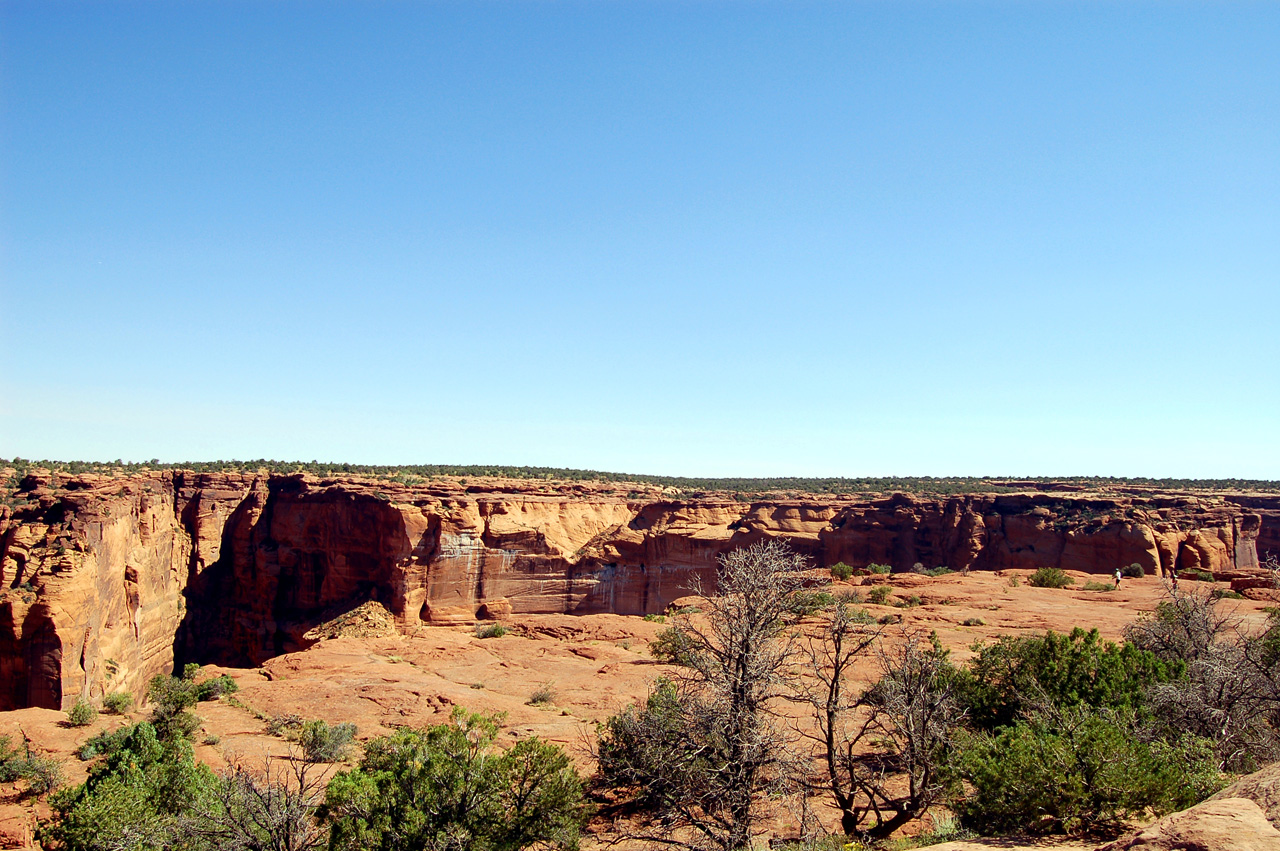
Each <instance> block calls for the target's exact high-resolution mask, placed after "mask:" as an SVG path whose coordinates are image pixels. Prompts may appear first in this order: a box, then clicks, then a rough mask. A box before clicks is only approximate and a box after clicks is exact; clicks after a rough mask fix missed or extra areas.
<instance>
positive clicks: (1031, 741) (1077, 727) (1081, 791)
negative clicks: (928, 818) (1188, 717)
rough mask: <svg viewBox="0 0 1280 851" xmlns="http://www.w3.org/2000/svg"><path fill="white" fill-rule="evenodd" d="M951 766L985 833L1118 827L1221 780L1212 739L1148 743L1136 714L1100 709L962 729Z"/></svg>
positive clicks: (1181, 803)
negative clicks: (1136, 726) (990, 728)
mask: <svg viewBox="0 0 1280 851" xmlns="http://www.w3.org/2000/svg"><path fill="white" fill-rule="evenodd" d="M949 772H950V779H951V789H952V808H953V809H954V811H955V812H956V814H957V816H958V817H959V819H960V821H961V823H962V824H964V825H966V826H969V827H973V828H975V829H978V830H981V831H982V832H983V833H1014V832H1031V833H1043V832H1078V831H1088V830H1099V829H1104V830H1105V829H1115V828H1117V827H1119V826H1121V825H1122V823H1123V822H1125V821H1127V820H1131V819H1135V818H1142V817H1145V816H1146V815H1147V813H1148V811H1150V812H1153V813H1155V814H1156V815H1160V814H1163V813H1166V812H1171V811H1173V810H1178V809H1182V808H1185V807H1188V806H1191V805H1193V804H1195V803H1197V802H1198V801H1200V800H1202V799H1203V798H1205V797H1207V796H1208V795H1209V794H1212V793H1213V792H1214V791H1215V790H1216V789H1217V788H1219V787H1220V786H1221V785H1222V781H1221V779H1220V778H1219V775H1218V772H1217V769H1216V767H1215V763H1214V760H1213V749H1212V747H1210V746H1209V745H1208V744H1207V743H1206V742H1203V741H1200V740H1192V739H1187V740H1184V741H1182V742H1179V743H1177V744H1176V745H1166V744H1164V743H1161V742H1158V741H1157V742H1147V741H1144V740H1142V738H1140V737H1139V736H1138V735H1136V733H1135V731H1134V727H1133V723H1132V718H1131V717H1129V716H1125V715H1122V714H1121V715H1117V714H1115V713H1111V712H1106V711H1097V710H1092V709H1087V710H1077V711H1071V712H1067V713H1062V714H1058V715H1055V717H1053V718H1052V719H1051V718H1050V716H1048V715H1037V716H1033V717H1032V718H1031V719H1029V720H1026V721H1018V722H1017V723H1016V724H1014V725H1012V726H1008V727H1003V728H1001V729H1000V730H998V731H997V732H995V733H994V734H992V733H982V732H978V733H969V732H961V733H960V734H959V735H958V736H957V737H956V741H955V749H954V751H953V752H952V754H951V756H950V760H949ZM964 784H967V786H968V789H967V790H966V789H965V788H964Z"/></svg>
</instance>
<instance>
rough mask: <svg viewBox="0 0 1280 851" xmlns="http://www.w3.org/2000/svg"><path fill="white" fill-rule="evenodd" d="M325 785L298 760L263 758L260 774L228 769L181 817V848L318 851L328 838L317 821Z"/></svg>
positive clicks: (313, 768)
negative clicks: (207, 792) (316, 850)
mask: <svg viewBox="0 0 1280 851" xmlns="http://www.w3.org/2000/svg"><path fill="white" fill-rule="evenodd" d="M325 779H326V778H325V774H324V772H323V771H321V770H318V767H317V766H316V765H314V764H312V763H309V762H306V761H304V760H301V759H294V758H288V759H281V758H272V757H265V758H264V764H263V767H262V769H261V770H251V769H249V768H248V767H247V766H245V765H244V764H243V763H237V764H233V765H232V766H231V768H230V769H228V770H227V771H226V772H223V773H222V774H221V776H219V778H218V782H217V783H216V784H215V785H214V787H213V789H212V790H211V791H210V793H209V794H208V795H207V796H201V797H200V798H199V799H197V800H195V801H193V802H192V806H191V809H190V811H189V812H188V813H186V814H184V815H183V816H182V818H181V820H180V822H179V825H178V834H179V836H180V837H181V838H182V844H183V845H184V846H185V847H190V848H207V849H217V850H218V851H312V850H313V849H318V848H320V847H321V846H322V845H324V842H325V839H326V833H327V831H326V830H325V828H324V826H323V825H322V824H321V823H320V822H319V821H318V819H317V817H316V814H317V808H318V807H319V805H320V803H321V801H322V799H323V797H324V789H325Z"/></svg>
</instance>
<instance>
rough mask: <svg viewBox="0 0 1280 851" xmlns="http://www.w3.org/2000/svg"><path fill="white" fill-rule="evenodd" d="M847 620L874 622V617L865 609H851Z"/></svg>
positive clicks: (864, 622)
mask: <svg viewBox="0 0 1280 851" xmlns="http://www.w3.org/2000/svg"><path fill="white" fill-rule="evenodd" d="M849 620H850V621H851V622H852V623H860V624H868V623H875V622H876V619H875V617H874V616H873V615H872V614H871V613H870V612H868V611H867V610H866V609H853V610H851V611H850V612H849Z"/></svg>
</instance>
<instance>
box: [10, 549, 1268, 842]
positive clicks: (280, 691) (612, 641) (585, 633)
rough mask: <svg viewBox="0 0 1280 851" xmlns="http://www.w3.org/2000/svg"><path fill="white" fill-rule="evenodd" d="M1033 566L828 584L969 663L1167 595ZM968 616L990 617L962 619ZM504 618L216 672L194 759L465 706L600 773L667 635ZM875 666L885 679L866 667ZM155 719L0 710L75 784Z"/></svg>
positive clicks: (245, 753) (21, 832)
mask: <svg viewBox="0 0 1280 851" xmlns="http://www.w3.org/2000/svg"><path fill="white" fill-rule="evenodd" d="M1027 575H1028V572H1027V571H1012V570H1011V571H999V572H994V573H979V572H973V573H969V574H967V575H962V574H952V575H946V576H941V577H936V578H930V577H926V576H919V575H914V574H895V575H893V576H886V577H879V576H875V577H866V578H865V580H859V579H855V580H853V581H852V582H851V583H841V582H836V583H833V585H832V588H831V589H830V590H833V591H836V592H838V591H840V590H842V589H846V590H849V591H852V590H855V589H854V588H852V587H850V586H851V585H853V584H856V583H858V582H860V581H865V584H866V585H878V584H884V585H890V586H892V587H893V589H894V594H893V597H891V602H892V600H894V599H899V600H901V599H906V598H909V597H910V596H913V595H914V596H918V597H919V598H920V601H921V604H920V605H917V606H912V607H909V608H900V607H894V606H892V605H886V606H875V605H871V604H867V603H865V602H864V603H862V604H861V605H864V606H865V607H866V608H867V610H868V611H869V612H870V613H871V614H873V615H875V616H877V617H879V616H882V615H885V614H898V615H901V616H902V618H903V625H905V626H907V627H919V628H923V629H926V630H935V631H936V632H937V634H938V636H939V637H940V638H941V640H942V641H943V643H944V644H945V645H946V646H947V647H949V648H950V649H951V650H952V653H953V656H954V657H955V658H956V659H957V660H963V659H965V658H966V657H967V656H968V655H969V654H970V653H971V650H970V647H971V645H972V644H973V643H974V642H975V641H984V640H990V639H992V638H995V637H997V636H1001V635H1013V634H1019V633H1040V632H1043V631H1045V630H1049V629H1052V630H1057V631H1069V630H1071V629H1072V628H1073V627H1077V626H1079V627H1084V628H1095V627H1096V628H1097V629H1098V630H1099V631H1100V632H1101V633H1102V635H1103V636H1104V637H1106V638H1108V639H1114V640H1118V639H1120V638H1121V635H1122V632H1123V629H1124V627H1125V625H1126V624H1128V623H1130V622H1132V621H1133V620H1134V619H1135V618H1138V617H1140V616H1141V614H1142V613H1143V612H1149V611H1152V610H1153V609H1154V608H1155V607H1156V605H1157V604H1158V603H1159V601H1160V600H1161V599H1163V598H1164V597H1165V596H1166V594H1167V591H1166V587H1165V585H1164V584H1163V583H1162V581H1161V580H1159V579H1157V578H1152V577H1148V578H1143V579H1126V580H1124V582H1123V583H1122V584H1121V587H1120V588H1119V590H1116V591H1085V590H1083V586H1084V584H1085V583H1086V582H1088V581H1091V580H1095V581H1096V580H1097V577H1096V576H1088V575H1086V574H1075V575H1074V578H1075V579H1076V583H1077V584H1076V585H1075V586H1074V587H1069V588H1066V589H1049V588H1036V587H1032V586H1030V585H1028V584H1027V582H1026V577H1027ZM1185 584H1186V585H1192V584H1193V583H1190V582H1188V583H1185ZM1224 587H1225V586H1224ZM857 590H860V591H863V592H865V591H866V588H861V589H857ZM1225 602H1226V604H1227V605H1231V606H1234V607H1235V608H1236V609H1237V612H1238V614H1239V616H1240V617H1241V618H1242V619H1244V620H1246V621H1255V622H1257V623H1261V621H1262V620H1263V619H1264V618H1265V612H1264V611H1263V609H1264V607H1265V605H1266V604H1265V603H1262V602H1255V601H1252V600H1230V601H1225ZM966 621H969V622H970V623H976V622H981V625H974V626H965V625H964V623H965V622H966ZM505 627H506V629H507V630H508V631H507V633H506V634H505V635H503V636H500V637H493V638H479V637H477V635H476V633H475V631H474V629H473V628H471V627H469V626H433V627H420V628H418V629H416V630H415V631H414V632H413V633H412V634H400V633H397V632H395V631H394V628H393V627H392V626H391V625H390V623H389V621H388V622H382V621H379V620H378V619H377V618H361V617H358V616H357V617H354V618H351V619H349V621H348V622H347V623H345V624H342V625H340V626H338V627H336V628H334V629H332V630H330V633H331V634H336V635H335V637H328V638H322V639H320V640H318V641H316V643H315V644H314V645H313V646H311V647H310V648H308V649H306V650H303V651H299V652H295V653H289V654H286V655H283V656H279V657H276V658H273V659H270V660H268V661H267V662H265V663H264V664H263V665H261V666H260V667H257V668H210V669H208V670H209V671H211V672H216V673H227V674H229V675H230V676H232V677H233V678H234V679H235V680H236V682H237V683H238V685H239V686H240V690H239V693H238V694H236V695H235V698H234V700H228V699H226V698H224V699H222V700H220V701H217V702H209V703H202V704H200V705H199V706H198V707H197V712H198V714H199V715H200V717H201V718H202V720H203V728H202V730H201V731H200V732H199V733H198V734H197V748H196V751H197V755H198V758H199V759H201V760H203V761H205V762H207V763H208V764H210V765H211V766H214V767H215V768H217V767H224V766H225V765H227V763H228V761H230V760H247V761H249V762H250V763H252V762H254V761H258V760H261V759H262V758H263V756H264V755H265V754H275V755H283V754H285V753H286V752H287V751H288V749H289V743H288V742H287V741H285V740H284V739H281V738H278V737H274V736H271V735H268V733H267V725H266V722H265V719H267V718H270V717H271V716H273V715H287V714H296V715H300V716H302V717H304V718H321V719H324V720H326V721H328V722H330V723H338V722H345V721H349V722H354V723H355V724H357V725H358V727H359V738H360V739H368V738H371V737H374V736H378V735H381V734H384V733H387V732H389V731H390V730H391V729H393V728H395V727H399V726H404V725H415V726H417V725H426V724H432V723H439V722H441V721H442V720H444V719H445V718H446V717H447V716H448V714H449V713H450V712H451V711H452V710H453V708H454V707H455V706H461V707H464V708H466V709H468V710H473V711H482V712H501V713H504V714H505V725H506V726H505V729H504V732H503V735H504V736H505V737H508V738H509V739H511V740H514V739H515V738H516V737H523V736H532V735H536V736H541V737H544V738H546V739H550V740H552V741H555V742H558V743H560V744H562V745H564V746H565V747H566V748H567V749H568V751H569V752H570V753H571V754H572V756H573V758H574V759H575V761H576V762H577V763H578V764H579V766H580V768H581V769H582V770H583V771H585V772H589V771H590V770H591V767H592V765H591V763H592V758H591V747H590V746H591V742H592V741H593V739H594V735H595V725H596V724H597V723H598V722H600V721H603V720H604V719H606V718H607V717H609V716H610V715H611V714H613V713H615V712H617V711H618V710H619V709H621V708H622V707H624V706H626V705H627V704H629V703H631V702H634V701H636V700H638V699H640V698H642V697H643V696H644V695H645V694H646V690H647V689H648V687H649V686H650V684H651V683H653V681H654V680H655V679H656V678H658V677H659V676H661V675H662V674H663V673H664V672H665V671H666V670H667V668H666V666H664V665H661V664H659V663H657V662H655V660H654V659H653V658H652V657H651V655H650V653H649V650H648V644H649V642H650V641H651V640H652V639H653V638H654V637H655V636H656V635H657V634H658V633H659V632H660V631H662V630H663V629H665V628H666V625H665V624H663V623H661V622H658V621H656V620H652V619H651V620H645V619H643V618H641V617H639V616H624V615H613V614H600V615H583V616H573V615H522V616H518V617H514V618H512V619H510V620H508V621H506V622H505ZM865 674H866V676H867V677H868V678H870V677H871V676H872V675H873V674H874V671H873V670H872V669H871V665H870V662H868V667H867V670H866V672H865ZM541 687H546V688H549V689H550V690H551V691H552V692H553V693H554V698H553V699H552V700H551V701H550V702H549V703H545V704H540V705H536V706H535V705H530V703H529V700H530V697H531V695H532V694H533V692H534V691H535V690H537V689H539V688H541ZM143 717H145V713H144V712H143V711H141V710H139V711H137V712H135V713H134V714H133V715H131V716H129V717H127V718H121V717H114V716H109V715H101V716H99V719H98V721H97V722H96V723H94V724H93V725H92V726H90V727H84V728H71V727H68V726H66V725H65V718H66V716H65V714H64V713H62V712H57V711H54V710H49V709H23V710H17V711H12V712H5V713H0V735H9V736H10V737H11V738H13V739H14V741H15V742H21V741H22V739H23V737H24V736H25V737H27V738H28V739H29V740H30V741H31V743H32V747H33V749H34V750H36V751H39V752H42V753H45V754H48V755H51V756H53V757H55V758H57V759H59V760H61V761H62V763H63V766H64V770H65V771H66V774H67V777H68V782H71V783H76V782H80V781H82V780H83V779H84V777H85V769H86V764H85V763H83V762H81V761H80V760H78V759H77V758H76V756H75V753H74V752H75V750H76V748H77V747H78V746H79V745H80V744H81V743H83V742H84V741H85V740H86V739H87V738H89V737H90V736H92V735H94V734H95V733H97V732H100V731H101V730H104V729H110V728H114V727H116V726H119V725H121V724H124V723H126V722H127V721H132V720H139V719H141V718H143ZM0 795H2V797H0V847H22V843H24V842H29V841H30V836H31V832H30V828H31V825H32V824H33V820H34V818H35V817H36V815H37V812H36V810H37V809H39V807H38V806H37V807H36V808H34V809H33V807H32V805H31V802H30V799H27V800H25V801H20V800H18V799H17V790H16V789H14V788H10V787H5V788H2V789H0ZM819 803H820V802H819ZM776 827H777V831H778V834H779V835H786V833H787V825H785V824H781V823H780V824H778V825H777V826H776ZM591 829H592V831H593V835H592V836H590V837H588V839H587V841H586V842H585V843H584V845H585V847H587V848H593V847H601V846H602V845H603V843H604V842H606V841H607V840H609V839H611V838H613V837H612V836H611V835H610V826H609V825H608V824H606V823H604V822H597V823H595V824H593V825H592V828H591ZM5 843H7V844H5ZM943 847H945V848H946V849H955V851H960V849H968V848H979V847H994V848H1010V847H1028V848H1030V847H1046V846H1044V845H1043V844H1036V845H1030V844H1023V845H1010V844H1009V843H1008V842H1007V841H1001V842H998V843H991V844H987V843H982V844H973V843H967V844H949V845H946V846H943ZM1053 847H1057V848H1062V849H1083V848H1091V847H1093V846H1092V845H1082V844H1079V843H1066V844H1063V843H1058V844H1056V845H1054V846H1053Z"/></svg>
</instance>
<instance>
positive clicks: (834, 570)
mask: <svg viewBox="0 0 1280 851" xmlns="http://www.w3.org/2000/svg"><path fill="white" fill-rule="evenodd" d="M831 575H832V576H833V577H834V578H836V579H842V580H847V579H849V578H850V577H851V576H853V567H852V566H851V565H847V564H845V563H844V562H842V561H838V562H836V563H835V564H833V565H831Z"/></svg>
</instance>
